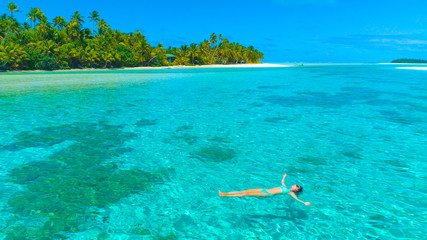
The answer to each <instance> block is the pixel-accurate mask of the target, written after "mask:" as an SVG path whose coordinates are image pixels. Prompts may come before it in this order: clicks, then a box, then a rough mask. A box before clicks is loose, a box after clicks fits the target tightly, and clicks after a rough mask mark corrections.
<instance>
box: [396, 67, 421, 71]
mask: <svg viewBox="0 0 427 240" xmlns="http://www.w3.org/2000/svg"><path fill="white" fill-rule="evenodd" d="M397 69H411V70H423V71H427V67H397Z"/></svg>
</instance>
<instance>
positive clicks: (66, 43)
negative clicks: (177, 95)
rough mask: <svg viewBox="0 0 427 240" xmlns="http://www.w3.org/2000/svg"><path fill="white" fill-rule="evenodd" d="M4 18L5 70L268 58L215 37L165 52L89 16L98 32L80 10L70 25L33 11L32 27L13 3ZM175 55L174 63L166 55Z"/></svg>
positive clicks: (1, 64) (1, 66)
mask: <svg viewBox="0 0 427 240" xmlns="http://www.w3.org/2000/svg"><path fill="white" fill-rule="evenodd" d="M7 10H8V13H5V14H3V15H1V16H0V70H35V69H42V70H55V69H71V68H120V67H137V66H168V65H196V64H197V65H204V64H232V63H234V64H235V63H257V62H258V61H259V60H260V59H263V57H264V55H263V53H261V52H259V51H258V50H256V49H255V48H254V47H253V46H250V47H245V46H243V45H241V44H239V43H235V42H230V41H229V40H228V39H226V38H223V37H222V35H219V36H217V35H216V34H215V33H214V34H212V35H211V36H210V38H209V40H204V41H203V42H201V43H198V44H197V43H192V44H190V45H182V46H181V47H179V48H176V47H174V48H172V47H169V48H168V49H165V48H164V47H163V44H161V43H160V44H158V45H157V46H151V45H150V44H149V43H148V42H147V40H146V38H145V36H144V35H143V34H142V33H141V32H140V31H136V32H134V33H123V32H120V31H119V30H114V29H112V28H111V26H110V25H108V23H107V22H106V21H105V20H104V19H102V18H101V17H100V15H99V13H98V12H97V11H93V12H91V13H90V14H89V16H88V21H89V23H91V24H92V28H91V29H90V28H85V27H84V26H83V23H85V18H84V17H83V16H82V15H81V13H80V12H78V11H76V12H74V14H73V15H72V16H71V18H70V19H69V20H68V21H67V20H66V19H65V18H64V17H62V16H58V17H55V18H54V19H53V20H52V21H49V19H48V18H47V17H46V16H45V14H44V12H43V11H42V10H41V9H39V8H31V10H30V11H29V12H28V13H27V14H26V17H27V20H28V21H27V22H24V23H20V22H18V20H17V19H16V18H15V14H17V13H19V12H20V10H19V7H18V6H17V5H16V4H15V3H9V4H7ZM167 53H168V54H173V55H174V56H175V59H174V61H173V62H171V59H168V57H167V55H166V54H167Z"/></svg>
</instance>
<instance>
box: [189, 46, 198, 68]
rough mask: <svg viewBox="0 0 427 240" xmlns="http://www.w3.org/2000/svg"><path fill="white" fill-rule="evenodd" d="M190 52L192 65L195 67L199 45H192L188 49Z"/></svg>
mask: <svg viewBox="0 0 427 240" xmlns="http://www.w3.org/2000/svg"><path fill="white" fill-rule="evenodd" d="M188 52H189V53H190V57H191V64H193V65H194V58H195V57H196V55H197V44H196V43H192V44H190V47H189V48H188Z"/></svg>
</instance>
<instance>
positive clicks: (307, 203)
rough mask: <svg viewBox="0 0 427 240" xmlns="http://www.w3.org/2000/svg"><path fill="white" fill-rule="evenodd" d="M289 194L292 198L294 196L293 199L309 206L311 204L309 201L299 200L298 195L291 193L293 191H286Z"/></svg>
mask: <svg viewBox="0 0 427 240" xmlns="http://www.w3.org/2000/svg"><path fill="white" fill-rule="evenodd" d="M288 194H289V195H291V196H292V197H293V198H295V200H297V201H298V202H302V203H304V204H305V205H307V206H310V205H311V203H309V202H304V201H301V200H300V199H299V198H298V197H297V195H295V193H293V192H290V193H288Z"/></svg>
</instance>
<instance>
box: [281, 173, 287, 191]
mask: <svg viewBox="0 0 427 240" xmlns="http://www.w3.org/2000/svg"><path fill="white" fill-rule="evenodd" d="M286 176H287V175H286V173H285V174H283V178H282V185H284V186H285V188H288V187H287V186H286V184H285V177H286Z"/></svg>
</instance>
